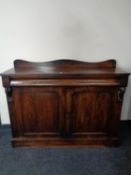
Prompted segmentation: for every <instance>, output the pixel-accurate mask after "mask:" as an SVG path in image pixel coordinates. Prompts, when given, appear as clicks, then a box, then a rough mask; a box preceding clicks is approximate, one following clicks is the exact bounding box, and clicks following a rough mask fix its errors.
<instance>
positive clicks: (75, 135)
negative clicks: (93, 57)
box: [2, 60, 129, 147]
mask: <svg viewBox="0 0 131 175" xmlns="http://www.w3.org/2000/svg"><path fill="white" fill-rule="evenodd" d="M128 76H129V73H126V72H123V71H121V70H120V69H116V61H115V60H108V61H104V62H98V63H87V62H80V61H75V60H56V61H51V62H45V63H33V62H27V61H23V60H16V61H15V62H14V68H13V69H11V70H9V71H6V72H4V73H2V79H3V85H4V87H5V90H6V94H7V100H8V106H9V112H10V120H11V127H12V135H13V138H12V145H13V146H34V147H37V146H88V145H92V146H117V145H118V143H119V142H118V141H119V140H118V131H119V130H118V128H119V121H120V115H121V107H122V101H123V95H124V92H125V87H126V86H127V81H128Z"/></svg>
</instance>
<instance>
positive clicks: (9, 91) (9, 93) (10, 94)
mask: <svg viewBox="0 0 131 175" xmlns="http://www.w3.org/2000/svg"><path fill="white" fill-rule="evenodd" d="M5 91H6V94H7V99H8V101H9V102H11V101H12V87H10V86H9V87H6V88H5Z"/></svg>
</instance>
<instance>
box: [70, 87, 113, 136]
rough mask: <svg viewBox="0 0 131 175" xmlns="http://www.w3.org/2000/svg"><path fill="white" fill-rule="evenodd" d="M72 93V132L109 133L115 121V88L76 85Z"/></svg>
mask: <svg viewBox="0 0 131 175" xmlns="http://www.w3.org/2000/svg"><path fill="white" fill-rule="evenodd" d="M70 93H71V96H72V105H71V108H72V115H71V118H72V122H71V125H72V134H75V135H77V134H78V135H79V134H80V135H81V134H84V135H85V134H89V133H92V134H93V133H94V134H95V133H107V132H108V128H109V126H110V122H113V121H115V115H116V114H115V108H116V99H115V98H116V90H115V88H112V87H111V88H109V87H75V88H73V89H72V90H70ZM112 125H113V123H112Z"/></svg>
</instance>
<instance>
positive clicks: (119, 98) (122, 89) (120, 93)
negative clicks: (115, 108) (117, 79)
mask: <svg viewBox="0 0 131 175" xmlns="http://www.w3.org/2000/svg"><path fill="white" fill-rule="evenodd" d="M124 93H125V87H120V88H119V89H118V93H117V101H118V102H122V101H123V97H124Z"/></svg>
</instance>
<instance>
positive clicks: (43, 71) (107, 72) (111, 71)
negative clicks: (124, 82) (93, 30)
mask: <svg viewBox="0 0 131 175" xmlns="http://www.w3.org/2000/svg"><path fill="white" fill-rule="evenodd" d="M1 75H2V76H13V77H19V76H23V77H29V76H32V77H34V76H37V77H64V76H66V77H75V76H77V77H78V76H80V77H82V76H115V75H129V73H127V72H124V71H122V70H121V69H118V68H116V61H115V60H106V61H102V62H93V63H88V62H83V61H76V60H55V61H49V62H42V63H40V62H28V61H24V60H15V61H14V68H12V69H10V70H8V71H6V72H4V73H2V74H1Z"/></svg>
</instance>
